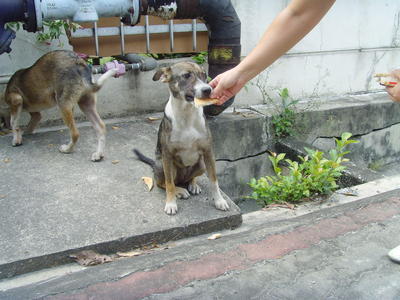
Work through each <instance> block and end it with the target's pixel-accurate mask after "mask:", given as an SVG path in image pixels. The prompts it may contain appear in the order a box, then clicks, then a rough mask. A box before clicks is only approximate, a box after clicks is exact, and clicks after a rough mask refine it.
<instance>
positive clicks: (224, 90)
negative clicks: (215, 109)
mask: <svg viewBox="0 0 400 300" xmlns="http://www.w3.org/2000/svg"><path fill="white" fill-rule="evenodd" d="M246 82H247V80H244V79H243V78H242V76H241V74H240V72H239V71H238V70H237V69H236V68H233V69H230V70H228V71H226V72H224V73H222V74H219V75H218V76H217V77H215V78H214V79H213V80H212V81H211V82H210V86H211V87H212V88H213V91H212V92H211V98H218V99H219V102H218V103H217V105H222V104H223V103H224V102H226V101H228V100H229V99H230V98H232V97H233V96H235V95H236V94H237V93H238V92H239V91H240V90H241V89H242V88H243V86H244V85H245V84H246Z"/></svg>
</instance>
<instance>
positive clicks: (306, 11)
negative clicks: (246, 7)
mask: <svg viewBox="0 0 400 300" xmlns="http://www.w3.org/2000/svg"><path fill="white" fill-rule="evenodd" d="M334 2H335V0H292V1H291V2H290V4H289V5H288V6H287V7H286V8H285V9H284V10H283V11H282V12H281V13H279V15H278V16H277V17H276V18H275V19H274V21H273V22H272V23H271V25H270V26H269V27H268V29H267V30H266V32H265V33H264V34H263V36H262V38H261V40H260V41H259V42H258V44H257V45H256V47H255V48H254V49H253V50H252V51H251V52H250V54H249V55H248V56H247V57H246V58H245V59H243V61H242V62H241V63H240V64H239V65H237V66H236V67H234V68H233V69H231V70H228V71H226V72H224V73H222V74H220V75H218V76H217V77H216V78H215V79H214V80H212V81H211V82H210V85H211V86H212V87H213V88H214V91H213V93H212V97H215V98H219V100H220V102H219V104H222V103H224V102H225V101H227V100H228V99H230V98H232V97H233V96H234V95H236V94H237V93H238V92H239V91H240V90H241V88H242V87H243V86H244V85H245V84H246V83H247V82H248V81H249V80H250V79H252V78H253V77H255V76H256V75H257V74H259V73H260V72H261V71H263V70H264V69H265V68H267V67H269V66H270V65H271V64H272V63H273V62H274V61H275V60H277V59H278V58H279V57H280V56H282V55H283V54H285V53H286V52H287V51H288V50H289V49H291V48H292V47H293V46H294V45H295V44H296V43H297V42H299V41H300V40H301V39H302V38H303V37H304V36H305V35H306V34H307V33H308V32H310V31H311V29H313V28H314V27H315V25H317V24H318V23H319V21H320V20H321V19H322V17H323V16H324V15H325V14H326V13H327V11H328V10H329V9H330V7H331V6H332V5H333V4H334Z"/></svg>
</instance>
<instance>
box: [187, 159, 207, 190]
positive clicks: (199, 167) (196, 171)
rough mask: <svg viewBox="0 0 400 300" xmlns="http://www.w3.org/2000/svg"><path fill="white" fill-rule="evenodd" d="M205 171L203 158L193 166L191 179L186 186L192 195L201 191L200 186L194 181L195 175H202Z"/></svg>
mask: <svg viewBox="0 0 400 300" xmlns="http://www.w3.org/2000/svg"><path fill="white" fill-rule="evenodd" d="M205 171H206V166H205V165H204V161H203V159H200V161H199V163H198V164H196V165H195V166H194V167H193V173H192V174H190V178H191V180H190V181H189V184H188V187H187V189H188V191H189V192H190V193H191V194H192V195H198V194H200V193H201V188H200V186H199V185H198V184H197V183H196V179H197V177H199V176H201V175H203V174H204V172H205Z"/></svg>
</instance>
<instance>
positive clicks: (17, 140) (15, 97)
mask: <svg viewBox="0 0 400 300" xmlns="http://www.w3.org/2000/svg"><path fill="white" fill-rule="evenodd" d="M7 97H8V103H9V104H10V113H11V121H10V123H11V129H12V133H13V140H12V145H13V146H14V147H15V146H19V145H22V130H21V129H20V128H19V124H18V122H19V118H20V116H21V112H22V104H23V99H22V97H21V95H20V94H17V93H10V94H8V95H7Z"/></svg>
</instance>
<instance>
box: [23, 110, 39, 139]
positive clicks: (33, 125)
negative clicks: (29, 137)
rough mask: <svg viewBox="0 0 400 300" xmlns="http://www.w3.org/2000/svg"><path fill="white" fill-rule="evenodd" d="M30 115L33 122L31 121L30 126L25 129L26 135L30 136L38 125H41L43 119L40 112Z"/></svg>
mask: <svg viewBox="0 0 400 300" xmlns="http://www.w3.org/2000/svg"><path fill="white" fill-rule="evenodd" d="M29 114H30V115H31V120H30V121H29V124H28V126H27V127H26V129H25V133H27V134H30V133H32V132H33V131H34V130H35V128H36V126H37V124H39V122H40V120H41V119H42V115H41V113H40V112H29Z"/></svg>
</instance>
